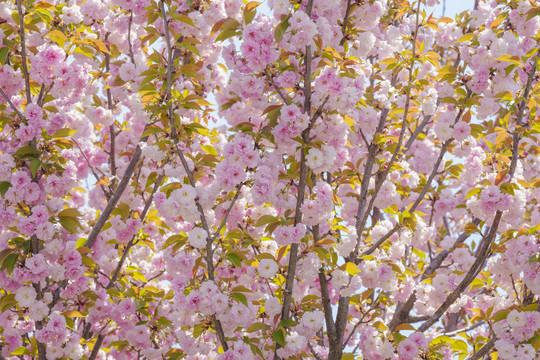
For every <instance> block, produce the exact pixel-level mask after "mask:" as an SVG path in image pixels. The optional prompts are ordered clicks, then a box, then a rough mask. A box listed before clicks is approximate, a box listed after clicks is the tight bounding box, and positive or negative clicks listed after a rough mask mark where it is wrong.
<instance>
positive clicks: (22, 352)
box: [11, 346, 32, 356]
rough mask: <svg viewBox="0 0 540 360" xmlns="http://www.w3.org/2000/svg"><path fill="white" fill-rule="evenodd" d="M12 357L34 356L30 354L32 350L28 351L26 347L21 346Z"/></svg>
mask: <svg viewBox="0 0 540 360" xmlns="http://www.w3.org/2000/svg"><path fill="white" fill-rule="evenodd" d="M11 355H13V356H18V355H32V353H31V352H30V350H28V349H27V348H25V347H24V346H21V347H18V348H16V349H15V350H14V351H13V352H12V353H11Z"/></svg>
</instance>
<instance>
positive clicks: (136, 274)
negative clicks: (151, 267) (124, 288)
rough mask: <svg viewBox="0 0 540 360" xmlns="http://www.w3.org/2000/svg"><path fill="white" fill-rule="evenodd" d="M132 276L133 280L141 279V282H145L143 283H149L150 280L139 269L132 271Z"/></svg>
mask: <svg viewBox="0 0 540 360" xmlns="http://www.w3.org/2000/svg"><path fill="white" fill-rule="evenodd" d="M130 275H131V277H132V278H133V280H137V281H140V282H143V283H147V282H148V281H147V280H146V277H145V276H144V275H143V274H142V273H141V272H139V271H134V272H132V273H131V274H130Z"/></svg>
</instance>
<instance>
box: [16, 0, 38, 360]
mask: <svg viewBox="0 0 540 360" xmlns="http://www.w3.org/2000/svg"><path fill="white" fill-rule="evenodd" d="M17 12H18V13H19V34H20V36H21V58H22V69H23V74H24V85H25V86H24V87H25V92H26V102H27V103H28V104H31V103H32V96H31V95H30V75H29V74H28V64H27V61H26V43H25V34H24V33H25V30H24V15H25V14H24V13H23V11H22V0H17ZM40 356H41V355H40Z"/></svg>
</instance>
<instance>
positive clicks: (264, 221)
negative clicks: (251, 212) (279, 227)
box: [255, 215, 279, 226]
mask: <svg viewBox="0 0 540 360" xmlns="http://www.w3.org/2000/svg"><path fill="white" fill-rule="evenodd" d="M276 221H279V218H277V217H275V216H273V215H263V216H261V217H260V218H259V220H257V223H256V224H255V226H263V225H266V224H270V223H273V222H276Z"/></svg>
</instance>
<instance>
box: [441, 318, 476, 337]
mask: <svg viewBox="0 0 540 360" xmlns="http://www.w3.org/2000/svg"><path fill="white" fill-rule="evenodd" d="M484 324H485V322H484V321H479V322H477V323H474V324H472V325H470V326H467V327H464V328H461V329H458V330H455V331H449V332H444V333H443V335H445V336H449V337H452V336H456V335H459V334H461V333H464V332H469V331H471V330H474V329H476V328H477V327H479V326H482V325H484Z"/></svg>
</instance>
